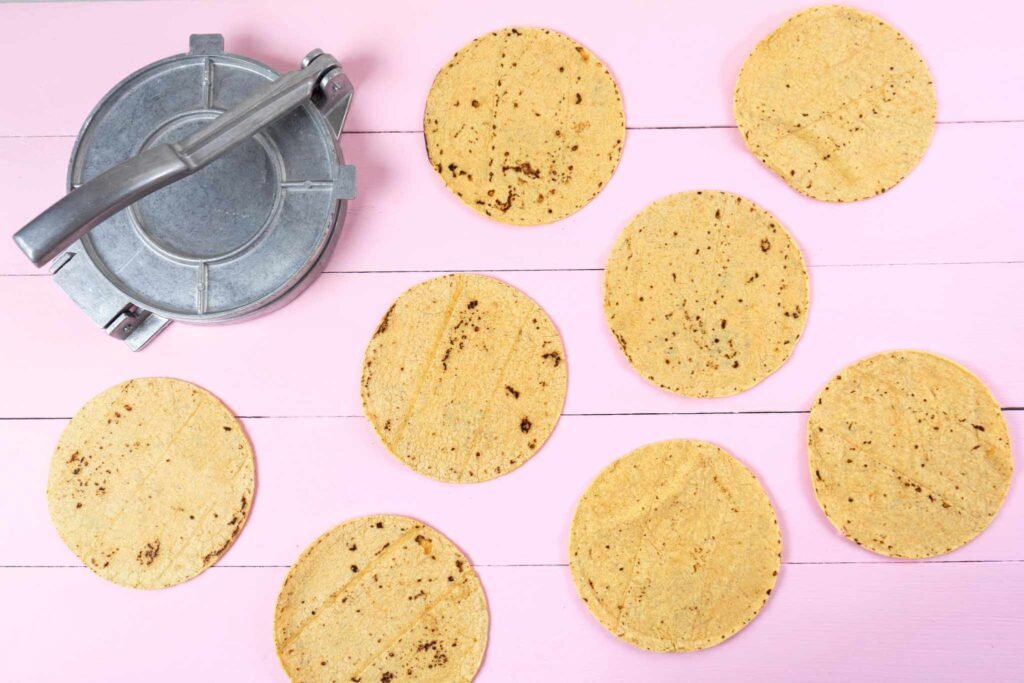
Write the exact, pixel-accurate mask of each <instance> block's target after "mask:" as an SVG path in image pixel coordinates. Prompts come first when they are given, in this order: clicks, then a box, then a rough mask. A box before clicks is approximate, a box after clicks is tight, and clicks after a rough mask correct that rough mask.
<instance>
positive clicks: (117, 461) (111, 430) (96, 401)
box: [47, 378, 254, 588]
mask: <svg viewBox="0 0 1024 683" xmlns="http://www.w3.org/2000/svg"><path fill="white" fill-rule="evenodd" d="M253 484H254V478H253V456H252V448H251V447H250V445H249V441H248V439H247V438H246V436H245V432H244V431H243V430H242V426H241V425H240V424H239V423H238V421H237V420H235V418H234V417H233V416H232V415H231V413H230V412H229V411H228V409H227V408H226V407H225V406H224V404H223V403H221V402H220V401H218V400H217V398H216V397H214V396H212V395H210V394H209V393H207V392H206V391H204V390H203V389H200V388H199V387H197V386H194V385H192V384H188V383H187V382H182V381H179V380H174V379H165V378H143V379H134V380H131V381H129V382H125V383H123V384H119V385H117V386H115V387H112V388H110V389H107V390H106V391H104V392H102V393H100V394H99V395H97V396H96V397H94V398H93V399H92V400H90V401H89V402H88V403H86V404H85V406H83V407H82V409H81V410H79V411H78V413H76V414H75V416H74V417H73V418H72V419H71V423H70V424H69V425H68V426H67V428H66V429H65V430H64V433H63V434H61V437H60V442H59V443H58V444H57V450H56V451H55V452H54V454H53V460H52V462H51V465H50V481H49V485H48V486H47V498H48V500H49V504H50V515H51V517H52V518H53V523H54V525H55V526H56V527H57V531H58V533H59V534H60V536H61V538H62V539H64V542H65V543H66V544H67V545H68V547H69V548H70V549H71V550H72V551H73V552H74V553H75V554H76V555H77V556H78V557H79V558H80V559H81V560H82V561H83V562H84V563H85V564H86V566H87V567H89V569H92V570H93V571H94V572H96V573H97V574H99V575H100V576H102V577H103V578H105V579H107V580H109V581H113V582H114V583H119V584H122V585H125V586H131V587H133V588H163V587H165V586H171V585H174V584H176V583H181V582H182V581H185V580H187V579H190V578H192V577H193V576H195V575H196V574H198V573H200V572H201V571H203V570H204V569H206V568H207V567H209V566H210V565H211V564H213V563H214V562H216V561H217V559H218V558H219V557H220V556H221V555H223V554H224V552H225V551H226V550H227V548H228V546H230V545H231V543H232V541H234V539H235V537H236V536H237V535H238V533H239V531H241V529H242V526H243V525H244V524H245V519H246V517H247V516H248V514H249V507H250V505H252V496H253Z"/></svg>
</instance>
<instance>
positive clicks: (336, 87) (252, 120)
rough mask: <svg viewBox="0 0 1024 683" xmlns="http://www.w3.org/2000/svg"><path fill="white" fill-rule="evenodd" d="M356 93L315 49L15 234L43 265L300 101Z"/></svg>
mask: <svg viewBox="0 0 1024 683" xmlns="http://www.w3.org/2000/svg"><path fill="white" fill-rule="evenodd" d="M351 93H352V86H351V84H350V83H349V82H348V79H347V78H346V77H345V76H344V75H343V74H342V72H341V69H340V67H339V66H338V62H337V61H336V60H335V59H334V58H333V57H331V56H330V55H328V54H324V53H322V52H320V51H319V50H314V51H313V52H311V53H309V55H307V56H306V58H305V59H304V60H303V62H302V68H300V69H298V70H296V71H291V72H289V73H287V74H285V75H283V76H281V77H280V78H278V79H277V80H276V81H274V82H273V83H271V84H270V85H269V86H268V87H267V88H266V89H264V90H263V91H262V92H259V93H257V94H255V95H253V96H252V97H250V98H248V99H247V100H245V101H243V102H241V103H240V104H239V105H237V106H236V107H234V108H233V109H230V110H229V111H227V112H225V113H223V114H221V115H220V116H218V117H217V118H215V119H214V120H213V121H211V122H210V123H209V124H207V125H206V126H203V127H202V128H200V129H199V130H198V131H196V132H195V133H193V134H192V135H189V136H188V137H186V138H185V139H183V140H181V141H179V142H176V143H173V144H165V145H159V146H157V147H153V148H151V149H148V150H146V151H144V152H142V153H141V154H139V155H137V156H134V157H132V158H131V159H128V160H127V161H124V162H122V163H121V164H118V165H117V166H114V167H113V168H111V169H109V170H107V171H105V172H103V173H101V174H100V175H98V176H96V177H95V178H93V179H91V180H89V181H88V182H86V183H85V184H83V185H82V186H81V187H79V188H78V189H75V190H72V191H71V192H70V193H68V194H67V195H65V196H64V197H63V198H62V199H60V200H59V201H58V202H57V203H56V204H54V205H53V206H51V207H50V208H49V209H47V210H46V211H44V212H43V213H41V214H40V215H39V216H37V217H36V218H35V219H34V220H33V221H32V222H31V223H29V224H28V225H26V226H25V227H23V228H22V229H21V230H19V231H18V232H17V233H15V235H14V241H15V243H17V245H18V247H19V248H20V249H21V250H22V251H23V252H24V253H25V256H27V257H28V258H29V260H30V261H32V263H34V264H35V265H37V266H41V265H43V264H44V263H47V262H48V261H50V260H52V259H53V258H54V257H56V256H57V255H58V254H60V253H61V252H62V251H64V250H65V249H67V248H68V247H69V246H70V245H71V244H73V243H74V242H75V241H76V240H78V239H80V238H81V237H82V236H83V235H85V234H86V233H87V232H89V231H90V230H92V229H93V228H94V227H96V226H97V225H99V224H100V223H102V222H103V221H105V220H106V219H107V218H109V217H110V216H112V215H114V214H115V213H117V212H118V211H120V210H121V209H124V208H125V207H128V206H131V205H132V204H133V203H134V202H136V201H138V200H139V199H142V198H143V197H145V196H146V195H149V194H151V193H153V192H156V191H157V190H159V189H160V188H162V187H165V186H167V185H170V184H171V183H173V182H174V181H176V180H180V179H182V178H184V177H186V176H189V175H191V174H193V173H195V172H196V171H198V170H199V169H201V168H203V167H204V166H206V165H208V164H209V163H211V162H212V161H213V160H215V159H217V158H218V157H220V156H222V155H224V154H225V153H227V152H228V151H230V150H231V149H233V148H234V147H236V146H238V145H239V144H241V143H242V142H244V141H246V140H248V139H249V138H251V137H252V136H253V135H254V134H256V133H258V132H259V131H260V130H262V129H264V128H266V127H267V126H269V125H270V124H271V123H273V122H274V121H276V120H278V119H279V118H281V117H282V116H284V115H285V114H287V113H288V112H290V111H291V110H292V109H294V108H295V107H297V106H299V105H301V104H302V103H304V102H308V101H309V100H310V99H314V100H319V102H318V104H319V106H320V107H321V109H324V108H325V105H329V106H330V107H331V110H332V111H334V110H336V109H337V106H338V104H339V103H341V104H344V108H345V110H347V104H348V100H349V98H350V97H351ZM326 114H327V112H326V111H325V115H326ZM343 120H344V119H343V117H342V121H343ZM339 129H340V126H339Z"/></svg>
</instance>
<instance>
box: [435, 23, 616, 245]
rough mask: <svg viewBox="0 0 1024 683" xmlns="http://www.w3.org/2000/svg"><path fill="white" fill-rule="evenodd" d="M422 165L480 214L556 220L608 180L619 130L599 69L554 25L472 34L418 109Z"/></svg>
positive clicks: (514, 220)
mask: <svg viewBox="0 0 1024 683" xmlns="http://www.w3.org/2000/svg"><path fill="white" fill-rule="evenodd" d="M423 131H424V135H425V137H426V143H427V154H428V156H429V157H430V163H431V165H433V167H434V168H435V169H436V170H437V172H438V173H439V174H441V177H442V178H443V179H444V182H445V184H446V185H447V186H448V187H449V188H450V189H451V190H452V192H454V193H455V194H457V195H458V196H459V197H460V198H461V199H462V201H464V202H465V203H466V204H467V205H469V206H470V207H472V208H473V209H476V210H477V211H479V212H480V213H482V214H484V215H486V216H490V217H491V218H493V219H495V220H497V221H501V222H502V223H511V224H515V225H538V224H541V223H550V222H552V221H557V220H559V219H560V218H564V217H566V216H568V215H570V214H572V213H575V212H576V211H578V210H579V209H581V208H582V207H583V206H584V205H586V204H587V203H588V202H590V200H591V199H593V198H594V197H595V196H596V195H597V193H598V192H599V191H600V190H601V188H602V187H604V186H605V184H606V183H607V182H608V181H609V180H610V179H611V177H612V173H613V172H614V171H615V167H616V166H617V165H618V163H619V157H620V156H621V154H622V144H623V141H624V140H625V138H626V118H625V114H624V112H623V108H622V96H621V95H620V94H619V89H618V87H617V86H616V85H615V80H614V79H613V78H612V76H611V74H610V73H609V72H608V69H607V68H606V67H605V65H604V64H602V63H601V61H600V60H599V59H598V58H597V57H595V56H594V54H593V53H591V52H590V51H589V50H587V49H586V48H585V47H583V46H582V45H580V44H579V43H577V42H576V41H574V40H572V39H571V38H568V37H566V36H564V35H562V34H560V33H556V32H554V31H550V30H547V29H540V28H507V29H504V30H501V31H495V32H493V33H488V34H487V35H485V36H482V37H480V38H477V39H476V40H474V41H473V42H472V43H470V44H469V45H467V46H465V47H464V48H462V49H461V50H459V51H458V52H457V53H456V54H455V56H454V57H452V59H451V61H449V62H448V64H447V65H445V67H444V68H443V69H441V71H440V72H439V73H438V74H437V77H436V78H435V79H434V84H433V86H432V87H431V89H430V94H429V95H428V96H427V105H426V110H425V112H424V115H423Z"/></svg>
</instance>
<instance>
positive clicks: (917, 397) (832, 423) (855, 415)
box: [807, 351, 1013, 558]
mask: <svg viewBox="0 0 1024 683" xmlns="http://www.w3.org/2000/svg"><path fill="white" fill-rule="evenodd" d="M807 432H808V434H807V438H808V450H809V453H810V468H811V482H812V483H813V484H814V492H815V494H816V495H817V498H818V503H819V504H820V505H821V507H822V509H823V510H824V511H825V514H826V515H828V518H829V521H831V522H832V524H833V525H835V527H836V528H837V529H839V530H840V531H841V532H842V533H843V534H844V535H845V536H847V537H848V538H850V539H851V540H853V541H854V542H855V543H857V544H858V545H861V546H863V547H865V548H867V549H869V550H873V551H874V552H876V553H881V554H882V555H890V556H892V557H911V558H923V557H932V556H935V555H940V554H942V553H946V552H949V551H950V550H953V549H955V548H959V547H960V546H962V545H964V544H965V543H967V542H968V541H970V540H971V539H972V538H974V537H975V536H977V535H978V534H979V533H981V531H982V530H984V529H985V527H986V526H988V524H989V523H990V522H991V521H992V519H993V518H994V517H995V515H996V512H997V511H998V510H999V506H1000V505H1001V504H1002V502H1003V499H1004V498H1005V497H1006V492H1007V489H1008V488H1009V486H1010V476H1011V475H1012V473H1013V459H1012V457H1011V455H1010V438H1009V434H1008V432H1007V429H1006V422H1005V421H1004V420H1003V415H1002V412H1001V411H1000V409H999V404H998V403H996V401H995V399H994V398H992V395H991V394H990V393H989V391H988V389H987V388H986V387H985V385H984V384H982V383H981V381H980V380H978V378H977V377H975V376H974V375H972V374H971V373H970V372H968V371H967V370H965V369H964V368H962V367H960V366H959V365H957V364H956V363H954V362H952V361H950V360H947V359H945V358H941V357H939V356H935V355H932V354H929V353H923V352H920V351H895V352H892V353H882V354H879V355H876V356H871V357H870V358H866V359H864V360H862V361H860V362H858V363H855V364H853V365H851V366H850V367H848V368H846V369H844V370H843V371H842V372H840V373H839V374H837V375H836V376H835V377H834V378H833V379H832V381H830V382H829V383H828V384H827V385H826V386H825V389H824V390H823V391H822V392H821V393H820V394H819V395H818V399H817V400H816V401H815V403H814V406H813V407H812V408H811V416H810V420H809V422H808V427H807Z"/></svg>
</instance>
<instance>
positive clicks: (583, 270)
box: [0, 0, 1024, 277]
mask: <svg viewBox="0 0 1024 683" xmlns="http://www.w3.org/2000/svg"><path fill="white" fill-rule="evenodd" d="M0 2H2V0H0ZM1021 264H1024V261H916V262H913V261H903V262H892V263H818V264H808V266H807V267H808V268H810V269H812V270H816V269H818V268H916V267H936V266H1016V265H1021ZM601 272H604V268H410V269H392V270H325V271H323V272H322V273H321V275H403V274H415V273H424V274H431V273H601ZM49 275H50V273H45V272H42V273H0V277H49Z"/></svg>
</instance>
